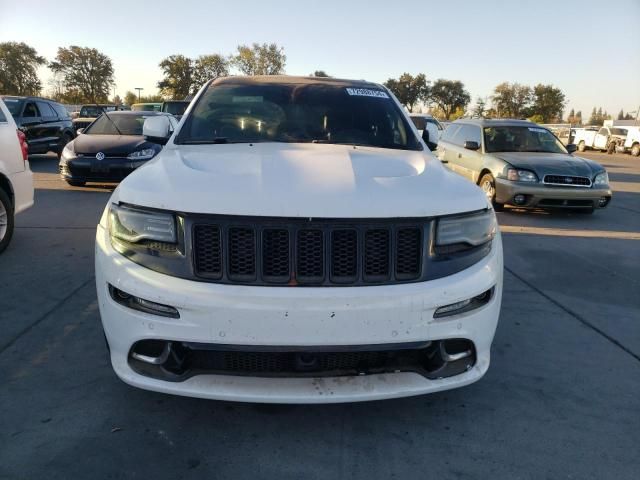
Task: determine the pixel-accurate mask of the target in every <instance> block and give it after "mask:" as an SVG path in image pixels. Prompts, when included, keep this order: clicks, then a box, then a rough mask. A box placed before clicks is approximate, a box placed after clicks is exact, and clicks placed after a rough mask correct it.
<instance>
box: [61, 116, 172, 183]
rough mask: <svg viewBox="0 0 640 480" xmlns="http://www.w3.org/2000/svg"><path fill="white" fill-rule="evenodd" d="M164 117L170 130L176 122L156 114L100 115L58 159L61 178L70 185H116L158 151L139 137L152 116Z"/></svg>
mask: <svg viewBox="0 0 640 480" xmlns="http://www.w3.org/2000/svg"><path fill="white" fill-rule="evenodd" d="M156 115H159V116H162V117H167V120H168V121H169V122H170V124H171V125H172V126H176V125H177V124H178V122H177V121H176V119H175V118H173V117H172V116H170V115H168V114H162V113H159V112H130V111H127V112H125V111H116V112H111V113H108V114H102V115H101V116H100V117H98V118H97V119H96V120H95V121H94V122H93V123H92V124H91V125H89V126H88V127H87V128H86V129H80V130H78V132H79V135H78V137H77V138H76V139H75V140H74V141H73V142H70V143H69V144H68V145H67V146H66V147H65V149H64V151H63V152H62V156H61V157H60V163H59V170H60V176H61V177H62V179H63V180H64V181H66V182H67V183H68V184H69V185H72V186H75V187H80V186H83V185H84V184H85V183H87V182H101V183H102V182H107V183H110V182H119V181H121V180H122V179H124V178H125V177H126V176H127V175H129V174H130V173H131V172H133V171H134V170H135V169H136V168H138V167H139V166H141V165H143V164H144V163H146V162H147V161H149V160H151V159H152V158H153V157H155V156H156V154H157V153H158V152H159V151H160V150H161V147H160V146H159V145H158V144H155V143H151V142H148V141H146V140H145V139H144V137H143V136H142V126H143V124H144V121H145V120H146V119H147V118H149V117H151V116H156Z"/></svg>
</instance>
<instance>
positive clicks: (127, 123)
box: [84, 113, 149, 135]
mask: <svg viewBox="0 0 640 480" xmlns="http://www.w3.org/2000/svg"><path fill="white" fill-rule="evenodd" d="M148 117H149V116H148V115H131V114H124V115H123V114H118V113H111V114H109V117H108V118H107V116H106V115H101V116H100V117H99V118H98V119H97V120H96V121H95V122H93V123H92V124H91V125H90V126H89V127H87V129H86V130H85V131H84V133H86V134H88V135H120V134H122V135H142V125H143V124H144V121H145V119H146V118H148ZM109 119H111V120H109ZM114 123H115V126H114ZM116 127H118V128H117V129H116ZM118 130H119V132H118Z"/></svg>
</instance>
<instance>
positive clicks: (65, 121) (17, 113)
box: [0, 95, 75, 156]
mask: <svg viewBox="0 0 640 480" xmlns="http://www.w3.org/2000/svg"><path fill="white" fill-rule="evenodd" d="M0 98H2V100H4V103H5V104H6V106H7V108H8V109H9V111H10V112H11V115H12V116H13V119H14V120H15V123H16V125H17V126H18V128H19V129H20V130H21V131H22V132H23V133H24V134H25V135H26V138H27V143H28V145H29V153H30V154H31V153H47V152H55V153H56V154H57V155H58V156H60V154H61V153H62V150H63V149H64V147H65V145H66V144H67V143H69V142H70V141H71V140H73V138H74V136H75V132H74V130H73V126H72V124H71V118H70V117H69V113H68V112H67V109H66V108H65V107H64V106H63V105H61V104H59V103H57V102H54V101H53V100H48V99H46V98H40V97H16V96H8V95H5V96H2V97H0Z"/></svg>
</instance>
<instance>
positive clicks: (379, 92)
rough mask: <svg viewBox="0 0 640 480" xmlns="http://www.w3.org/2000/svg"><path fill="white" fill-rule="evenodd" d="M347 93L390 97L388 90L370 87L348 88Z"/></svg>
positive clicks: (355, 95) (361, 95)
mask: <svg viewBox="0 0 640 480" xmlns="http://www.w3.org/2000/svg"><path fill="white" fill-rule="evenodd" d="M346 90H347V93H348V94H349V95H351V96H353V97H377V98H389V95H387V92H383V91H382V90H371V89H370V88H347V89H346Z"/></svg>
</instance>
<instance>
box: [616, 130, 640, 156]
mask: <svg viewBox="0 0 640 480" xmlns="http://www.w3.org/2000/svg"><path fill="white" fill-rule="evenodd" d="M617 128H622V129H624V130H625V131H626V132H627V135H626V137H625V139H624V142H622V141H618V142H617V144H616V151H617V152H620V153H624V152H627V153H630V154H631V155H633V156H634V157H637V156H639V155H640V127H634V126H629V127H617Z"/></svg>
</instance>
